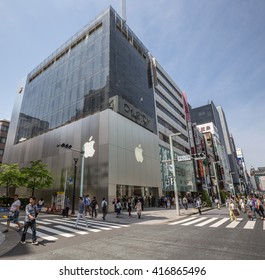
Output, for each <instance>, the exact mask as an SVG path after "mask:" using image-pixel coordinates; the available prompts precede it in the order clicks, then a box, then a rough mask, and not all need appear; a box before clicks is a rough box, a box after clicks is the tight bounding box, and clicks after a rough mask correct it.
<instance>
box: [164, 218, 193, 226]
mask: <svg viewBox="0 0 265 280" xmlns="http://www.w3.org/2000/svg"><path fill="white" fill-rule="evenodd" d="M196 218H197V217H190V218H188V219H184V220H181V221H177V222H173V223H169V225H177V224H181V223H185V222H187V221H190V220H194V219H196Z"/></svg>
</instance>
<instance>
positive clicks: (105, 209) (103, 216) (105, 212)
mask: <svg viewBox="0 0 265 280" xmlns="http://www.w3.org/2000/svg"><path fill="white" fill-rule="evenodd" d="M107 206H108V203H107V201H106V199H105V197H103V199H102V202H101V208H102V213H103V215H102V219H103V220H105V218H106V215H107Z"/></svg>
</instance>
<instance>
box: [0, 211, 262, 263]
mask: <svg viewBox="0 0 265 280" xmlns="http://www.w3.org/2000/svg"><path fill="white" fill-rule="evenodd" d="M224 218H226V221H225V222H224V223H223V224H221V225H220V226H218V227H214V226H213V225H214V224H215V223H217V222H219V221H221V220H223V219H224ZM228 218H229V216H228V211H227V209H225V208H222V209H221V210H217V209H215V210H211V211H208V212H205V213H203V215H202V216H198V215H193V216H190V217H187V216H186V217H184V218H183V219H181V220H176V224H174V221H170V222H169V221H165V220H163V221H161V223H155V224H154V223H138V224H137V223H132V224H130V225H129V226H127V227H117V225H116V224H115V223H113V224H112V223H108V224H107V225H104V224H103V222H102V221H100V230H98V231H97V230H95V231H93V232H91V231H89V232H86V233H87V234H82V235H81V234H80V235H75V236H73V237H71V238H66V237H64V236H59V237H58V236H57V235H54V236H56V237H58V239H56V240H42V239H41V238H40V239H39V240H40V243H39V245H38V246H34V245H31V244H29V243H27V244H26V245H22V244H17V245H16V246H15V247H14V248H13V249H12V250H10V251H9V252H7V253H6V254H5V255H3V256H1V259H5V260H11V259H21V260H23V259H34V260H67V259H73V260H89V259H93V260H116V259H118V260H133V259H135V260H169V259H170V260H220V259H221V260H229V259H231V260H252V259H253V260H254V259H259V260H265V227H264V223H265V222H264V221H261V220H257V221H256V222H255V223H249V222H248V220H247V217H246V215H243V214H242V215H241V217H240V218H241V219H242V221H239V222H238V223H237V224H236V226H235V227H233V225H232V226H231V222H230V221H229V220H228ZM43 219H44V218H43ZM45 219H46V222H47V218H45ZM198 219H202V220H200V221H198ZM40 220H42V218H40ZM181 221H183V222H181ZM203 223H204V224H203ZM111 224H112V225H113V226H114V227H112V229H111V230H108V229H107V228H108V226H110V225H111ZM185 224H186V225H185ZM200 224H201V226H199V225H200ZM44 226H45V225H44ZM58 226H64V225H63V224H59V225H58V224H57V226H56V227H55V226H54V225H52V226H50V227H53V228H54V229H55V228H56V229H57V230H58V229H59V228H58ZM94 226H95V227H94V229H97V228H96V226H97V225H96V224H95V225H94ZM102 226H106V228H105V229H104V230H103V229H102ZM60 229H61V230H62V228H60ZM71 229H72V230H73V227H72V226H71ZM83 230H84V231H85V229H84V227H83V228H82V231H83ZM16 234H17V235H18V239H19V238H20V236H19V234H18V233H16ZM68 234H71V232H68Z"/></svg>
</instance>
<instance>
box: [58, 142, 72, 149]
mask: <svg viewBox="0 0 265 280" xmlns="http://www.w3.org/2000/svg"><path fill="white" fill-rule="evenodd" d="M59 147H62V148H65V149H71V148H72V145H69V144H65V143H62V144H58V145H57V148H59Z"/></svg>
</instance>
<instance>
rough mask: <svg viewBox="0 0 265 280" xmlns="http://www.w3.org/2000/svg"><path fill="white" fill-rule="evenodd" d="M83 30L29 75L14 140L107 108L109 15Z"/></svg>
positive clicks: (34, 134) (27, 137)
mask: <svg viewBox="0 0 265 280" xmlns="http://www.w3.org/2000/svg"><path fill="white" fill-rule="evenodd" d="M84 29H85V30H84V31H83V32H82V33H80V34H78V36H76V37H75V38H74V39H72V40H71V41H70V42H69V43H68V44H65V46H62V47H61V48H60V51H57V52H55V54H54V55H51V57H50V58H49V59H47V61H45V62H44V63H42V65H40V66H39V67H38V68H37V69H35V70H33V71H32V72H31V73H30V74H29V75H28V78H27V83H26V86H25V91H24V97H23V101H22V105H21V110H20V116H19V122H18V130H17V134H16V138H15V143H18V142H19V140H20V139H30V138H32V137H34V136H37V135H40V134H43V133H45V132H47V131H49V130H52V129H54V128H56V127H59V126H62V125H65V124H67V123H71V122H73V121H76V120H78V119H80V118H83V117H85V116H86V115H89V114H93V113H95V112H97V111H100V110H104V109H106V108H107V107H108V91H109V89H108V78H109V17H108V16H107V15H103V16H102V17H100V18H98V19H97V21H96V22H95V23H93V24H91V25H89V26H88V27H86V28H84Z"/></svg>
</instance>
